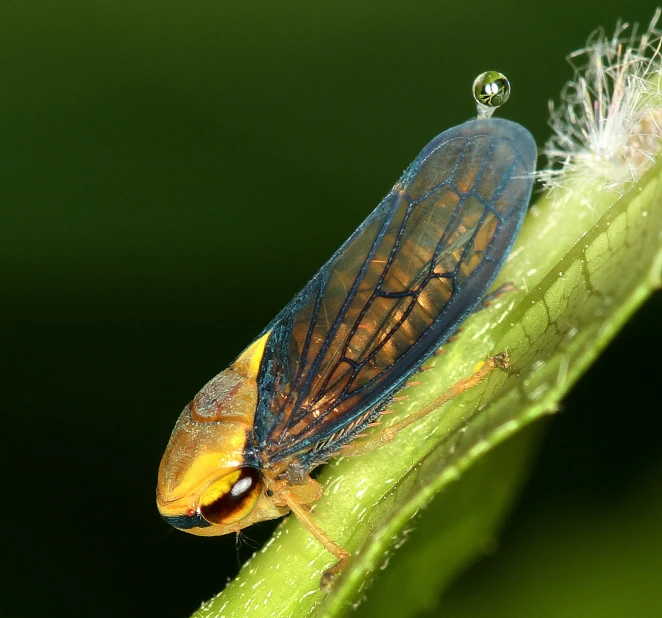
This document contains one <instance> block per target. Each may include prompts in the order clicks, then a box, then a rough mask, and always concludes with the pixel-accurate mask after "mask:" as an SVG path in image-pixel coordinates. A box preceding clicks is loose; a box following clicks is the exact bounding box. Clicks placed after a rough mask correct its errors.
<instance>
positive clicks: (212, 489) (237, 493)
mask: <svg viewBox="0 0 662 618" xmlns="http://www.w3.org/2000/svg"><path fill="white" fill-rule="evenodd" d="M261 491H262V481H261V480H260V473H259V471H258V470H256V469H255V468H239V469H238V470H235V471H234V472H231V473H230V474H226V475H225V476H223V477H221V478H220V479H218V480H217V481H215V482H214V483H212V484H211V485H210V486H209V487H208V488H207V489H206V490H205V492H204V493H203V494H202V496H201V498H200V514H201V515H202V516H203V517H204V518H205V520H206V521H208V522H209V523H210V524H231V523H234V522H236V521H239V520H240V519H243V518H244V517H246V515H248V513H250V512H251V511H252V510H253V507H254V506H255V503H256V502H257V499H258V498H259V497H260V493H261Z"/></svg>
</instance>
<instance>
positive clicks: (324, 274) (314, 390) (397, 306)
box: [255, 119, 536, 465]
mask: <svg viewBox="0 0 662 618" xmlns="http://www.w3.org/2000/svg"><path fill="white" fill-rule="evenodd" d="M535 159H536V148H535V143H534V141H533V138H532V137H531V134H530V133H529V132H528V131H527V130H526V129H524V128H523V127H521V126H520V125H518V124H516V123H513V122H510V121H507V120H503V119H477V120H472V121H469V122H466V123H464V124H462V125H458V126H456V127H453V128H452V129H449V130H448V131H445V132H444V133H442V134H440V135H438V136H437V137H436V138H435V139H433V140H432V141H431V142H430V143H429V144H428V145H427V146H426V147H425V148H424V149H423V151H422V152H421V153H420V154H419V155H418V157H417V158H416V159H415V160H414V162H413V163H412V164H411V166H410V167H409V168H408V170H407V171H406V172H405V173H404V175H403V177H402V178H401V180H400V181H399V182H398V183H397V184H396V185H395V187H394V188H393V190H392V191H391V192H390V193H389V194H388V195H387V196H386V197H385V198H384V199H383V200H382V202H381V203H380V204H379V206H378V207H377V208H376V209H375V210H374V211H373V212H372V213H371V214H370V216H369V217H368V218H367V219H366V220H365V221H364V222H363V224H362V225H361V226H360V227H359V228H358V229H357V230H356V231H355V232H354V234H352V236H351V237H350V238H349V240H348V241H347V242H345V244H343V246H342V247H341V248H340V249H339V250H338V251H337V252H336V253H335V254H334V255H333V256H332V257H331V259H330V260H329V261H328V262H327V263H326V264H325V265H324V266H323V267H322V269H321V270H320V271H319V272H318V273H317V275H315V277H314V278H313V279H312V280H311V281H310V282H309V283H308V285H307V286H306V287H305V288H304V289H303V290H302V291H301V292H300V293H299V294H298V295H297V296H296V297H295V298H294V299H293V300H292V301H291V302H290V304H289V305H288V306H287V307H285V309H284V310H283V311H282V312H281V313H280V314H279V315H278V316H277V318H276V319H275V320H274V322H273V323H272V324H271V325H270V327H269V330H270V331H271V334H270V336H269V339H268V341H267V344H266V347H265V350H264V356H263V358H262V362H261V367H260V373H259V377H258V407H257V411H256V416H255V440H256V442H257V447H258V451H259V452H260V453H261V454H262V457H263V458H264V460H265V461H269V462H275V461H279V460H283V459H285V458H287V457H290V456H292V455H293V454H298V455H299V457H300V459H301V460H302V461H303V462H304V463H307V464H309V465H312V464H313V463H315V462H316V461H318V460H320V459H322V458H323V456H324V455H325V454H327V453H328V452H331V451H333V450H335V449H336V448H337V447H338V446H339V445H340V444H342V443H343V442H345V441H346V440H347V439H349V438H351V436H352V435H353V434H354V433H356V432H357V431H358V430H360V429H361V427H363V426H364V425H365V423H366V422H367V421H368V420H369V419H370V417H371V415H374V413H375V411H376V410H378V409H379V404H380V403H381V402H382V401H384V399H385V398H387V397H388V396H389V395H391V394H392V393H393V392H394V391H395V390H396V389H397V388H398V387H400V386H401V385H402V384H403V382H404V381H405V380H406V378H407V377H408V376H410V375H411V374H412V373H413V372H414V371H415V370H416V369H417V368H418V367H419V366H420V365H421V363H422V362H423V361H424V360H425V359H426V358H427V357H428V356H429V355H430V354H431V353H432V352H433V351H434V350H435V349H437V348H438V347H439V346H440V345H441V344H442V343H443V342H444V341H445V340H446V339H447V338H448V337H449V336H450V335H451V334H452V333H453V332H454V331H455V329H456V328H457V327H458V326H459V324H460V323H461V322H462V321H463V320H464V319H465V318H466V317H467V315H469V313H471V311H472V310H473V309H474V307H475V306H476V304H477V303H479V302H480V301H481V299H482V297H483V296H484V295H485V293H486V292H487V290H488V289H489V287H490V285H491V284H492V282H493V280H494V278H495V276H496V274H497V272H498V270H499V268H500V267H501V265H502V264H503V262H504V260H505V258H506V256H507V255H508V252H509V250H510V247H511V245H512V243H513V241H514V239H515V236H516V235H517V231H518V230H519V227H520V225H521V222H522V219H523V217H524V214H525V212H526V208H527V205H528V202H529V198H530V196H531V188H532V182H533V181H532V172H533V170H534V168H535ZM321 445H324V446H323V447H321ZM327 445H328V446H327Z"/></svg>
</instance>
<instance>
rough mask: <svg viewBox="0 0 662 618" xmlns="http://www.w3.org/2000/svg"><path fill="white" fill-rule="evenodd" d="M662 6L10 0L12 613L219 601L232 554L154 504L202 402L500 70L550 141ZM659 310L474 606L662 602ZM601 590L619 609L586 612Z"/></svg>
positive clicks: (578, 399)
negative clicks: (562, 104)
mask: <svg viewBox="0 0 662 618" xmlns="http://www.w3.org/2000/svg"><path fill="white" fill-rule="evenodd" d="M653 8H654V7H653V5H652V3H651V2H650V0H636V1H629V2H625V1H623V2H620V3H617V2H612V3H606V2H603V3H596V2H595V1H594V0H572V1H570V0H564V1H563V2H530V3H524V2H514V1H512V0H509V1H508V2H489V1H487V0H482V1H474V2H432V1H430V0H416V1H411V0H407V1H404V0H402V1H400V2H394V1H391V0H388V1H383V0H382V1H380V2H377V1H370V2H346V1H343V2H341V1H337V0H336V1H334V2H323V3H322V2H312V1H311V2H296V3H285V2H223V1H222V0H216V1H214V2H201V3H190V2H183V1H179V2H141V1H135V0H134V1H131V2H128V1H124V2H94V1H91V0H87V1H84V2H83V1H81V2H73V1H71V2H66V3H65V2H61V3H57V2H34V3H26V2H8V1H5V2H3V3H2V4H0V86H1V92H2V94H1V95H0V140H1V141H0V165H1V170H2V178H1V182H0V195H1V199H2V207H1V210H0V213H1V214H0V230H1V233H2V242H1V243H0V264H2V269H1V271H0V276H1V277H2V279H1V280H0V290H1V291H0V294H1V298H2V316H1V317H2V322H1V324H2V327H1V328H2V331H1V332H2V351H3V360H4V361H5V363H4V364H5V365H6V366H5V368H4V369H3V374H2V375H3V381H2V382H3V389H2V391H3V404H4V405H3V408H4V413H3V422H2V426H3V430H2V442H3V449H2V453H3V455H4V462H3V469H2V478H3V483H2V485H3V492H2V494H3V496H2V505H3V506H2V508H3V521H4V526H3V547H4V550H3V557H4V560H3V562H4V566H5V569H8V570H9V571H10V575H9V579H7V576H5V581H4V583H5V585H4V586H3V590H4V592H3V598H2V600H0V615H3V616H5V615H6V616H26V617H30V616H38V615H39V616H42V615H49V614H50V615H59V614H60V613H63V612H64V613H66V614H67V615H70V616H97V617H101V616H113V617H115V616H159V617H161V616H163V617H169V616H173V617H181V616H186V615H187V614H188V613H189V612H190V611H192V610H193V609H194V608H195V607H197V605H198V603H199V602H200V601H201V600H202V599H205V598H208V597H209V596H211V595H212V594H213V593H214V592H216V591H217V590H218V589H219V588H220V587H221V586H222V584H223V582H224V581H225V579H226V577H231V576H232V575H233V574H235V573H236V571H237V568H238V567H237V559H238V558H237V552H236V550H235V540H234V539H233V538H231V537H227V538H221V539H199V538H196V537H192V536H189V535H185V534H182V533H178V532H174V531H171V530H170V529H169V528H168V527H167V526H166V525H165V524H164V523H163V522H162V521H161V520H160V518H159V516H158V513H157V512H156V508H155V506H154V487H155V481H156V469H157V466H158V462H159V459H160V456H161V453H162V451H163V448H164V446H165V444H166V441H167V439H168V436H169V433H170V430H171V428H172V426H173V424H174V421H175V419H176V416H177V414H178V413H179V411H180V410H181V408H182V407H183V406H184V405H185V404H186V402H187V401H188V400H189V399H190V398H191V397H192V396H193V395H194V394H195V392H196V391H197V389H198V388H199V387H200V386H202V384H203V383H204V382H206V381H207V380H208V379H209V378H210V377H212V375H213V374H215V373H216V372H218V371H219V370H221V369H223V368H224V367H225V366H226V364H227V363H228V362H230V361H231V360H232V359H233V358H234V357H235V356H236V355H237V354H238V353H239V352H240V351H241V350H242V348H243V347H244V346H245V345H246V344H247V343H248V342H249V341H250V340H251V339H252V338H253V337H254V336H255V335H256V334H257V333H258V332H259V331H260V330H261V329H262V328H263V327H264V326H265V325H266V323H267V322H268V321H269V320H270V319H271V318H272V317H273V316H274V315H275V313H276V312H277V310H278V309H280V308H281V307H282V306H283V305H284V304H285V303H286V302H287V301H288V300H289V299H290V297H291V296H292V295H293V294H294V293H295V292H296V291H297V290H298V289H299V288H300V287H301V286H302V285H303V284H304V283H305V281H306V280H307V279H308V278H309V277H310V276H311V275H312V274H313V273H314V272H315V270H316V269H317V268H318V267H319V266H320V265H321V264H322V263H323V262H324V260H325V259H326V258H327V257H328V256H329V255H330V254H331V252H332V251H333V250H334V249H335V248H336V247H337V246H338V245H339V244H340V242H341V241H342V240H344V239H345V237H346V236H347V235H348V234H349V233H350V232H351V231H352V230H353V229H354V228H355V227H356V225H357V224H358V223H359V222H360V221H361V220H362V219H363V218H364V217H365V215H366V214H367V213H368V212H370V210H371V209H372V208H373V206H374V205H375V204H376V203H377V202H378V200H379V199H380V198H381V197H382V196H383V195H384V194H385V193H386V192H387V191H388V189H389V188H390V187H391V185H392V184H393V183H394V182H395V181H396V180H397V178H398V176H399V174H400V173H401V171H402V169H403V168H405V167H406V166H407V164H408V163H409V162H410V160H411V159H412V158H413V157H414V156H415V155H416V153H417V152H418V150H420V148H422V147H423V145H424V144H425V143H426V142H427V141H428V140H429V139H431V138H432V137H433V136H434V135H435V134H436V133H439V132H440V131H442V130H443V129H445V128H447V127H449V126H451V125H453V124H457V123H459V122H461V121H464V120H466V119H467V118H468V117H470V116H471V115H472V114H473V104H472V101H471V98H470V94H469V89H470V84H471V81H472V80H473V77H474V76H475V75H476V74H477V73H479V72H481V71H483V70H485V69H492V68H495V69H498V70H501V71H504V72H505V73H506V74H507V75H508V76H509V78H510V79H511V82H512V84H513V95H512V98H511V101H510V102H509V103H508V105H507V107H506V108H505V109H504V111H503V113H502V115H504V116H506V117H509V118H512V119H515V120H517V121H519V122H521V123H522V124H524V125H525V126H527V127H528V128H530V130H531V131H532V132H533V134H534V136H535V137H536V139H537V141H538V143H539V144H543V143H544V141H545V140H546V139H547V137H548V134H549V131H548V128H547V127H546V118H547V100H548V99H550V98H556V97H557V94H558V92H559V91H560V89H561V87H562V85H563V83H564V81H565V80H566V79H568V78H569V77H570V75H571V74H570V70H569V67H568V66H567V65H566V63H565V62H564V60H563V58H564V56H565V55H566V54H567V53H568V52H570V51H572V50H573V49H576V48H577V47H580V46H581V45H582V44H583V42H584V41H585V39H586V37H587V36H588V34H589V33H590V32H591V31H592V30H593V29H594V27H596V26H597V25H599V24H603V25H605V26H606V27H607V28H608V29H609V30H611V29H612V28H613V27H614V25H615V22H616V19H617V18H619V17H623V18H627V19H629V20H632V21H635V20H639V21H643V22H646V23H647V22H648V20H649V19H650V17H651V16H652V12H653ZM661 309H662V299H661V298H660V296H659V295H658V296H657V297H656V298H654V299H653V300H652V301H651V302H649V303H648V305H647V306H646V307H645V308H644V310H643V311H642V312H641V313H640V314H639V315H638V316H637V317H636V318H635V319H634V320H633V321H632V322H631V324H630V325H629V326H628V328H627V329H626V330H625V331H624V333H623V335H622V336H621V337H620V338H619V339H618V340H617V342H616V343H615V344H614V345H613V346H612V347H611V348H610V350H609V352H608V353H607V354H606V355H605V356H604V357H603V358H602V359H601V361H600V362H599V363H597V364H596V366H595V367H594V368H593V369H592V370H591V372H590V373H589V375H588V376H587V377H586V379H584V380H583V381H582V383H581V385H580V386H579V387H578V388H577V389H576V391H575V392H574V393H573V394H572V395H571V397H570V398H569V399H568V401H567V402H566V405H565V409H564V412H563V413H562V414H560V415H558V417H557V418H555V419H554V420H553V422H551V423H550V431H549V433H548V438H547V440H546V442H545V445H544V447H543V450H542V454H541V457H540V459H539V462H538V464H537V468H536V470H534V472H533V476H532V478H531V483H530V485H529V487H528V488H527V489H526V490H525V492H524V494H523V496H522V499H521V501H520V504H519V506H518V509H517V510H516V512H515V513H514V515H513V517H512V519H511V522H510V524H509V526H508V528H507V530H506V532H505V535H504V537H503V539H502V543H501V544H500V545H499V547H498V548H496V547H495V553H494V555H492V556H491V557H490V558H488V559H487V560H485V561H484V562H483V563H482V564H480V565H479V566H478V567H476V568H475V569H474V570H473V571H471V572H470V573H469V574H468V575H467V576H465V577H464V578H463V580H462V581H461V582H460V583H459V584H458V586H456V587H455V589H454V590H453V591H452V593H451V595H450V598H449V603H450V605H449V606H448V607H449V609H450V610H452V612H451V614H450V615H453V616H467V617H468V616H483V615H499V616H501V615H503V616H509V615H517V616H520V615H522V616H528V615H537V616H539V615H550V616H556V615H582V616H594V615H595V616H602V615H604V616H608V615H631V614H630V613H627V614H624V613H622V611H623V610H622V608H621V607H620V606H617V604H616V603H615V602H614V601H613V600H612V597H614V598H616V597H618V598H619V599H620V600H623V599H625V601H624V603H625V605H624V607H626V608H628V607H634V606H635V605H636V603H639V605H636V607H639V608H641V607H650V611H651V612H653V613H654V611H655V610H654V609H653V608H657V610H659V611H661V612H662V609H661V607H662V606H661V602H660V599H659V596H660V594H659V592H660V591H659V588H658V587H657V585H653V584H652V583H651V582H656V581H662V563H661V560H660V554H662V539H661V536H662V535H661V531H660V526H657V525H653V524H652V525H650V526H648V527H646V526H644V525H640V524H632V523H631V524H629V525H628V524H627V522H629V521H630V520H627V519H626V518H625V519H624V517H625V516H623V517H621V513H623V512H626V513H630V514H631V513H632V512H634V513H643V514H644V515H646V514H648V515H647V516H648V517H649V519H650V520H651V521H660V520H661V519H660V518H661V517H662V506H661V505H660V504H659V502H660V500H659V499H658V500H657V502H655V504H657V508H658V510H657V511H651V509H652V508H653V507H652V506H651V505H650V501H648V502H647V501H646V500H645V499H644V498H642V497H641V496H642V495H644V494H645V493H646V491H648V489H646V488H649V489H650V492H649V493H651V495H655V496H656V495H657V493H652V492H654V491H655V489H656V488H659V485H660V484H659V481H660V477H661V476H662V474H661V472H662V458H661V457H660V454H659V446H658V445H659V443H660V437H661V433H662V422H661V421H660V413H659V410H660V404H659V380H660V369H661V362H660V349H661V348H662V328H661V327H660V320H659V316H660V310H661ZM642 492H643V493H642ZM653 502H654V501H653ZM654 513H657V515H659V516H660V517H658V519H654ZM637 521H638V520H637ZM261 528H262V529H260V527H257V528H254V529H251V530H250V531H248V535H249V537H250V538H253V539H260V538H262V537H263V536H264V535H265V534H267V533H268V530H269V525H266V526H262V527H261ZM603 528H604V531H603ZM601 531H603V532H604V533H601ZM655 533H657V536H655ZM609 549H611V551H609ZM251 551H252V550H251V548H250V547H247V546H245V545H244V546H242V547H241V548H240V550H239V559H240V560H244V559H245V558H246V557H247V556H248V555H250V553H251ZM545 551H547V552H548V553H545ZM541 557H544V559H545V566H546V568H543V567H542V566H541V565H540V560H541ZM431 568H434V567H433V565H431ZM524 576H526V577H525V581H526V582H527V583H526V585H525V584H524V583H523V581H524V579H523V578H524ZM536 577H537V582H538V585H532V584H531V581H532V578H533V579H535V578H536ZM403 585H406V582H403ZM580 590H581V591H582V593H583V594H585V596H587V597H588V598H591V599H595V603H596V604H595V605H591V602H589V603H588V604H585V605H582V606H581V611H579V610H578V612H577V613H576V614H572V612H571V614H568V611H567V608H573V607H574V608H575V609H577V606H576V605H574V603H575V602H576V599H577V598H578V597H579V596H580V593H579V591H580ZM610 595H611V596H610ZM630 597H631V598H632V599H633V603H635V601H636V603H635V605H632V606H631V605H629V604H628V601H627V600H628V599H629V598H630ZM513 599H515V600H516V601H513ZM511 602H515V603H518V605H514V606H512V605H511V606H510V607H511V609H508V606H509V605H508V604H509V603H511ZM642 602H643V603H649V602H650V604H649V605H641V603H642ZM656 603H657V605H656ZM501 605H504V606H505V609H504V608H502V607H501ZM563 607H565V608H566V609H565V613H563V611H562V610H561V609H558V608H563ZM531 608H536V611H534V612H533V613H531V611H530V610H531ZM543 610H544V611H543ZM500 612H502V613H500ZM545 612H547V613H545ZM653 613H651V615H654V614H653ZM636 615H641V613H637V614H636ZM658 615H659V614H658Z"/></svg>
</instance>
